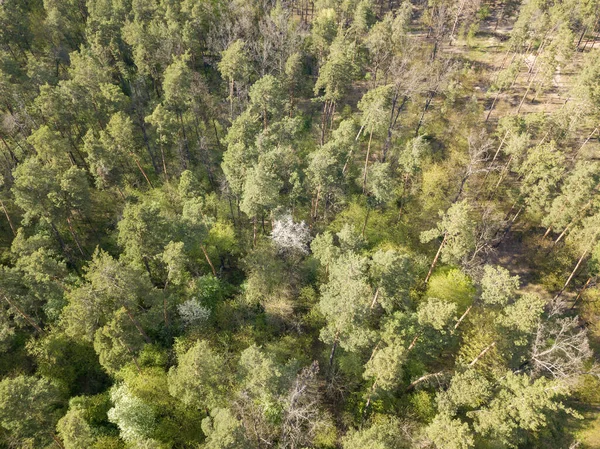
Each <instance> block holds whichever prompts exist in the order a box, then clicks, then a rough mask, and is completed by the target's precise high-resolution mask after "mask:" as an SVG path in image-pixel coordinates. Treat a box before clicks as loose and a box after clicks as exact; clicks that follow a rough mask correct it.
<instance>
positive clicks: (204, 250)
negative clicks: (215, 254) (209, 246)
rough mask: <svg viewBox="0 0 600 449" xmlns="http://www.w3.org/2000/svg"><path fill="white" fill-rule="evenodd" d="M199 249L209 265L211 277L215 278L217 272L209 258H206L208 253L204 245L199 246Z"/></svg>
mask: <svg viewBox="0 0 600 449" xmlns="http://www.w3.org/2000/svg"><path fill="white" fill-rule="evenodd" d="M200 249H202V252H203V253H204V257H205V258H206V261H207V262H208V264H209V265H210V269H211V270H212V274H213V276H214V277H217V271H216V270H215V266H214V265H213V263H212V262H211V260H210V257H208V253H207V252H206V248H205V246H204V245H200Z"/></svg>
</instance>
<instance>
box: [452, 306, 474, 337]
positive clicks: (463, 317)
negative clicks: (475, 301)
mask: <svg viewBox="0 0 600 449" xmlns="http://www.w3.org/2000/svg"><path fill="white" fill-rule="evenodd" d="M472 308H473V305H472V304H471V305H470V306H469V307H467V310H465V313H463V314H462V315H461V317H460V318H459V319H458V321H457V322H456V324H455V325H454V329H453V331H455V330H456V329H458V326H460V323H462V322H463V320H464V319H465V317H466V316H467V315H468V314H469V312H470V311H471V309H472Z"/></svg>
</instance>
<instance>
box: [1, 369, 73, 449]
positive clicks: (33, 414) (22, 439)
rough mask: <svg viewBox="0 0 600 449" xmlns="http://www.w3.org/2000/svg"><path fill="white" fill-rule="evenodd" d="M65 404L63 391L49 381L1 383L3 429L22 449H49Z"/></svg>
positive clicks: (25, 378) (27, 378)
mask: <svg viewBox="0 0 600 449" xmlns="http://www.w3.org/2000/svg"><path fill="white" fill-rule="evenodd" d="M63 400H64V399H63V396H62V394H61V391H60V389H59V388H58V387H57V386H56V385H54V384H53V383H52V382H50V381H49V380H47V379H44V378H39V377H33V376H17V377H14V378H5V379H3V380H2V381H1V382H0V425H1V426H2V428H3V429H5V430H6V431H7V432H10V433H11V435H12V436H13V437H14V438H15V440H16V442H17V444H19V445H20V446H21V447H40V446H45V445H48V444H50V443H51V441H52V435H53V431H54V427H55V425H56V422H57V421H58V419H59V418H60V416H61V414H62V410H61V409H62V407H63Z"/></svg>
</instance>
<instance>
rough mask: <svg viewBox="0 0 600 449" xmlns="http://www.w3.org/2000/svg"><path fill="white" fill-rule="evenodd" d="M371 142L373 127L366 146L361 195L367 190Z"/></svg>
mask: <svg viewBox="0 0 600 449" xmlns="http://www.w3.org/2000/svg"><path fill="white" fill-rule="evenodd" d="M372 140H373V126H371V132H370V133H369V143H368V144H367V157H365V172H364V174H363V193H365V191H366V190H367V170H368V168H369V155H370V154H371V141H372Z"/></svg>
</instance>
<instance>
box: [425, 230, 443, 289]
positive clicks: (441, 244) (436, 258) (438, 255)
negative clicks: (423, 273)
mask: <svg viewBox="0 0 600 449" xmlns="http://www.w3.org/2000/svg"><path fill="white" fill-rule="evenodd" d="M447 239H448V233H447V232H445V233H444V239H443V240H442V243H440V247H439V248H438V250H437V253H436V255H435V257H434V258H433V262H432V263H431V266H430V267H429V272H428V273H427V277H426V278H425V283H426V284H427V282H429V278H430V277H431V273H433V269H434V268H435V265H436V264H437V261H438V259H439V257H440V254H441V253H442V248H444V245H445V244H446V240H447Z"/></svg>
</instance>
